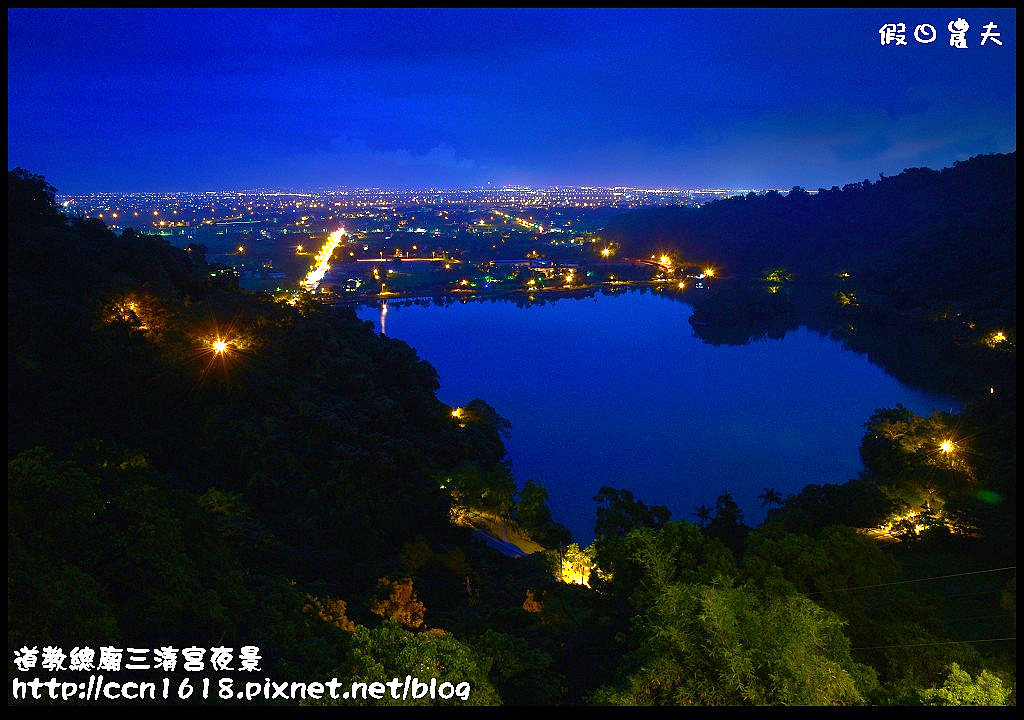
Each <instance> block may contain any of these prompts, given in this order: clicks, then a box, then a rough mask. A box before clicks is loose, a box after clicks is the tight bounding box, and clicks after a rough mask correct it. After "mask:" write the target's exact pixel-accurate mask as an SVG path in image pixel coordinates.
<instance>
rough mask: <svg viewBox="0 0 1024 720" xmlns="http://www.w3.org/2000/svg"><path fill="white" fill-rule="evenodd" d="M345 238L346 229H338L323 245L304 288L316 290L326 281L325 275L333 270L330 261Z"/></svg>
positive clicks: (303, 282) (303, 285)
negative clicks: (322, 281) (321, 282)
mask: <svg viewBox="0 0 1024 720" xmlns="http://www.w3.org/2000/svg"><path fill="white" fill-rule="evenodd" d="M344 236H345V228H338V229H337V230H335V231H334V232H332V233H331V234H330V235H328V236H327V241H326V242H325V243H324V244H323V247H321V248H320V250H318V251H317V254H316V256H315V257H314V259H313V267H312V268H310V271H309V274H307V275H306V277H305V279H304V280H303V281H302V283H301V284H302V287H303V288H304V289H306V290H309V291H313V290H316V288H317V286H318V285H319V284H320V281H321V280H323V279H324V275H326V274H327V271H328V270H330V269H331V266H330V260H331V256H332V255H333V254H334V251H335V250H336V249H337V248H338V246H339V245H340V244H341V239H342V238H343V237H344Z"/></svg>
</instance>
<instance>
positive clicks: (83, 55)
mask: <svg viewBox="0 0 1024 720" xmlns="http://www.w3.org/2000/svg"><path fill="white" fill-rule="evenodd" d="M958 16H962V17H964V18H966V19H967V20H968V22H969V23H970V25H971V28H970V30H969V31H968V35H967V40H968V48H967V49H956V48H951V47H950V46H949V42H948V38H949V33H948V31H947V29H946V24H947V23H948V22H949V21H950V20H953V19H955V18H956V17H958ZM899 21H902V22H905V23H907V26H908V46H906V47H895V46H888V47H883V46H881V45H880V43H879V34H878V29H879V27H880V26H881V25H882V24H883V23H885V22H899ZM989 21H994V22H996V23H997V24H998V25H999V28H998V31H999V32H1001V33H1002V36H1001V39H1002V40H1003V45H1002V47H999V46H996V45H993V44H991V43H989V44H986V45H985V46H984V47H979V41H980V38H979V33H980V32H981V26H982V25H984V24H986V23H988V22H989ZM922 22H928V23H931V24H932V25H934V26H935V27H936V28H937V29H938V31H939V32H938V39H937V40H936V41H935V42H934V43H932V44H929V45H920V44H918V43H917V42H915V40H914V39H913V37H912V36H911V33H912V30H913V27H914V26H915V25H917V24H919V23H922ZM7 53H8V64H9V69H8V95H7V104H8V111H9V116H8V117H9V119H8V141H7V148H8V166H9V167H14V166H16V165H21V166H23V167H26V168H28V169H29V170H31V171H33V172H37V173H41V174H44V175H46V176H47V177H48V179H49V180H50V181H51V182H52V183H53V184H55V185H56V186H57V187H58V189H59V190H61V191H63V192H68V193H75V192H86V191H95V190H110V191H123V190H204V189H238V188H252V187H271V186H273V187H287V188H293V189H299V188H311V187H325V186H330V187H337V186H343V185H348V186H369V185H387V186H393V187H425V186H442V187H450V186H471V185H478V184H482V183H485V182H488V181H490V182H493V183H495V184H503V183H526V184H534V185H548V184H602V185H612V184H637V185H670V186H676V187H678V186H694V185H699V186H728V187H764V186H781V187H789V186H791V185H794V184H800V185H805V186H808V187H817V186H819V185H825V186H831V185H832V184H839V185H842V184H844V183H846V182H850V181H854V180H863V179H864V178H871V179H874V178H876V177H877V176H878V173H879V172H885V173H886V174H894V173H897V172H899V171H900V170H902V169H903V168H905V167H909V166H919V165H927V166H931V167H941V166H944V165H949V164H951V163H952V162H953V161H955V160H957V159H963V158H966V157H969V156H971V155H974V154H977V153H982V152H1007V151H1011V150H1014V149H1016V130H1015V116H1016V91H1015V85H1016V70H1015V57H1016V13H1015V12H1014V11H1011V10H978V9H964V10H954V11H950V10H941V9H940V10H935V9H932V10H929V9H921V8H915V9H909V10H844V11H821V10H818V11H815V10H796V11H794V10H764V11H760V10H746V9H738V10H727V11H725V10H686V11H675V10H664V11H663V10H643V11H641V10H636V11H621V10H590V11H581V10H563V11H551V10H526V11H524V10H444V11H438V10H391V11H368V10H335V11H318V10H296V11H279V10H258V11H247V10H192V11H181V10H155V11H141V10H9V11H8V51H7Z"/></svg>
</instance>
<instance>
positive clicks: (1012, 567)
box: [807, 565, 1017, 595]
mask: <svg viewBox="0 0 1024 720" xmlns="http://www.w3.org/2000/svg"><path fill="white" fill-rule="evenodd" d="M1016 569H1017V566H1016V565H1010V566H1009V567H1001V568H993V569H991V570H973V571H971V572H962V573H953V574H952V575H936V576H934V577H926V578H916V579H914V580H897V581H896V582H887V583H878V584H876V585H858V586H855V587H847V588H836V589H834V590H818V591H816V592H812V593H807V594H808V595H823V594H825V593H833V592H845V591H848V590H866V589H869V588H880V587H886V586H887V585H905V584H907V583H916V582H927V581H929V580H945V579H946V578H954V577H962V576H964V575H981V574H983V573H994V572H1003V571H1004V570H1016Z"/></svg>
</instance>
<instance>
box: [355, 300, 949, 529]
mask: <svg viewBox="0 0 1024 720" xmlns="http://www.w3.org/2000/svg"><path fill="white" fill-rule="evenodd" d="M691 313H692V309H691V307H690V306H689V305H687V304H685V303H681V302H678V301H676V300H672V299H669V298H666V297H663V296H660V295H659V294H657V293H639V292H630V293H623V294H620V295H615V296H604V295H598V296H596V297H591V298H577V299H573V298H570V299H562V300H558V301H557V302H548V303H546V304H544V305H533V306H529V307H517V306H516V305H515V304H514V303H512V302H507V301H498V302H470V303H467V304H461V303H456V304H453V305H451V306H448V307H439V306H428V307H423V306H416V305H412V306H403V305H400V304H396V303H395V302H391V303H389V304H388V309H387V314H386V319H385V329H386V334H387V335H388V336H389V337H395V338H399V339H401V340H404V341H406V342H408V343H409V344H410V345H412V346H413V347H414V348H416V350H417V351H418V353H419V355H420V357H422V358H423V359H425V360H427V361H429V362H430V363H431V364H432V365H433V366H434V367H435V368H437V371H438V373H439V375H440V380H441V389H440V391H439V392H438V396H439V397H440V399H441V400H442V401H443V402H445V403H448V404H450V405H453V406H458V405H465V404H466V403H468V402H469V401H470V400H472V399H473V398H476V397H479V398H482V399H484V400H486V401H487V402H488V403H490V404H491V405H492V406H493V407H494V408H495V409H496V410H497V411H498V413H499V414H501V415H502V416H504V417H506V418H508V419H509V420H510V421H511V423H512V432H511V435H510V437H509V438H508V439H507V440H506V447H507V449H508V456H509V458H510V459H511V461H512V470H513V472H514V473H515V476H516V480H517V481H518V482H519V484H520V486H521V485H522V483H523V482H524V481H525V480H526V479H527V478H535V479H537V480H540V481H541V482H542V483H543V484H544V486H545V487H546V488H547V490H548V493H549V495H550V500H549V505H550V507H551V511H552V514H553V515H554V517H555V519H556V520H558V521H559V522H561V523H563V524H564V525H566V526H567V527H568V528H569V529H570V530H572V532H573V535H574V536H575V538H576V539H577V541H579V542H580V543H581V544H589V543H590V541H591V540H592V539H593V533H594V517H595V509H596V505H595V503H594V500H593V498H594V495H595V494H596V493H597V491H598V489H599V488H600V487H601V486H602V485H610V486H612V487H617V488H628V489H629V490H631V491H632V492H633V494H634V496H636V497H637V498H639V499H640V500H643V501H644V502H646V503H648V504H658V505H667V506H668V507H669V509H670V510H671V511H672V516H673V518H675V519H678V518H684V519H687V520H690V521H694V516H693V510H694V508H696V507H697V506H698V505H701V504H703V505H708V506H709V507H712V508H713V507H714V504H715V502H714V501H715V498H716V497H717V496H718V495H719V494H720V493H721V492H723V491H726V490H727V491H729V492H731V493H732V494H733V497H734V498H735V499H736V502H737V503H739V505H740V507H741V508H742V509H743V511H744V514H745V519H746V522H747V523H748V524H752V525H753V524H757V523H759V522H761V520H763V518H764V510H763V509H762V508H761V504H760V501H759V500H757V495H759V494H760V493H762V492H763V490H764V488H766V487H773V488H775V489H777V490H779V491H780V492H781V493H782V494H783V495H786V494H788V493H792V492H796V491H798V490H800V489H801V488H802V487H804V486H805V485H807V484H809V483H835V482H843V481H845V480H848V479H850V478H852V477H855V476H856V475H857V473H858V472H859V471H860V470H861V469H862V465H861V461H860V456H859V453H858V447H859V445H860V439H861V436H862V434H863V430H864V428H863V424H864V423H865V422H866V421H867V420H868V418H869V417H870V416H871V414H872V413H873V412H874V410H875V409H876V408H880V407H892V406H894V405H896V404H897V403H902V404H903V405H905V406H906V407H908V408H909V409H911V410H912V411H914V412H916V413H918V414H929V413H930V412H931V411H932V410H936V409H940V410H947V411H948V410H950V409H951V408H952V409H958V408H959V403H958V402H956V401H955V400H953V399H951V398H943V397H938V396H934V395H930V394H927V393H924V392H920V391H918V390H915V389H914V388H911V387H908V386H907V385H904V384H902V383H900V382H899V381H897V380H896V379H894V378H893V377H891V376H889V375H888V374H886V372H885V371H884V370H882V369H881V368H880V367H878V366H877V365H874V364H872V363H871V362H870V361H869V360H868V359H867V357H866V356H864V355H860V354H857V353H855V352H852V351H850V350H846V349H844V348H843V346H842V345H841V344H840V343H838V342H836V341H835V340H832V339H829V338H827V337H825V336H822V335H820V334H818V333H816V332H814V331H812V330H808V329H806V328H800V329H799V330H796V331H793V332H790V333H789V334H787V335H786V336H785V337H784V338H782V339H781V340H761V341H755V342H752V343H750V344H749V345H744V346H720V347H715V346H713V345H709V344H706V343H704V342H702V341H701V340H700V339H698V338H696V337H694V335H693V332H692V330H691V327H690V325H689V323H688V322H687V319H688V318H689V316H690V314H691ZM357 314H358V315H359V317H361V318H362V319H364V320H370V321H372V322H373V323H374V324H375V326H376V328H377V330H378V331H380V329H381V310H380V306H379V305H378V306H377V307H368V306H364V307H360V308H359V309H358V310H357Z"/></svg>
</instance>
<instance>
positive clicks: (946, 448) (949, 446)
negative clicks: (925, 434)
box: [939, 440, 953, 455]
mask: <svg viewBox="0 0 1024 720" xmlns="http://www.w3.org/2000/svg"><path fill="white" fill-rule="evenodd" d="M939 450H941V451H942V452H944V453H946V454H947V455H948V454H949V453H951V452H953V442H952V441H951V440H943V441H942V442H941V443H939Z"/></svg>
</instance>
